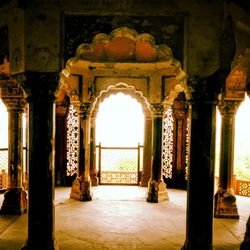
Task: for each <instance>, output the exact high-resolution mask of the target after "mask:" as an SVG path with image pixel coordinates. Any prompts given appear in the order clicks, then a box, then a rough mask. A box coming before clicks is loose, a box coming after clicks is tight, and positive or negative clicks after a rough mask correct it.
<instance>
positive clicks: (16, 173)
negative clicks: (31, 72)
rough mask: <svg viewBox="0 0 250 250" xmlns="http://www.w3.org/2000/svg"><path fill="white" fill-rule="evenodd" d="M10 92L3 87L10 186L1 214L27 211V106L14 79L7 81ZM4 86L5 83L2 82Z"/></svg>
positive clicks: (5, 195) (21, 91) (18, 213)
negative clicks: (24, 181) (24, 185)
mask: <svg viewBox="0 0 250 250" xmlns="http://www.w3.org/2000/svg"><path fill="white" fill-rule="evenodd" d="M5 84H6V86H5V87H7V85H8V88H9V90H10V89H11V91H9V93H7V92H8V91H7V90H6V89H4V88H3V89H2V88H1V90H2V91H1V98H2V100H3V102H4V104H5V105H6V106H7V110H8V188H7V191H6V192H5V194H4V201H3V204H2V207H1V214H17V215H20V214H22V213H24V212H26V211H27V198H26V192H25V191H24V190H23V189H22V173H23V139H22V133H23V126H22V113H23V111H24V107H25V101H24V99H23V90H22V89H21V87H19V86H18V85H17V83H16V82H15V81H13V80H9V81H6V82H5ZM0 86H1V87H3V84H1V83H0Z"/></svg>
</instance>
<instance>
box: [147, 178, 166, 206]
mask: <svg viewBox="0 0 250 250" xmlns="http://www.w3.org/2000/svg"><path fill="white" fill-rule="evenodd" d="M166 200H169V197H168V193H167V188H166V184H165V183H164V182H162V181H160V182H159V183H158V182H156V181H155V180H151V181H149V183H148V193H147V202H155V203H157V202H161V201H166Z"/></svg>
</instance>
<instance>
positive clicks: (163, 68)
mask: <svg viewBox="0 0 250 250" xmlns="http://www.w3.org/2000/svg"><path fill="white" fill-rule="evenodd" d="M61 78H62V79H64V82H65V83H66V84H67V86H68V94H69V96H70V99H71V101H75V98H76V97H77V98H78V101H80V102H90V103H93V102H94V100H96V98H98V97H100V96H102V94H103V91H104V92H105V91H106V90H107V89H109V87H112V86H113V87H114V86H116V88H117V84H119V83H121V82H122V83H125V84H127V86H129V87H133V88H134V89H135V90H136V91H140V93H141V94H142V96H144V97H145V98H146V99H147V103H150V104H154V103H162V102H163V103H173V100H174V99H175V97H176V96H177V95H178V93H179V92H185V94H186V97H187V99H190V97H191V94H190V93H191V91H190V90H189V88H188V87H187V84H186V78H187V77H186V74H185V72H184V71H183V70H182V68H181V64H180V62H179V61H177V60H176V59H174V58H173V55H172V51H171V49H170V48H169V47H168V46H167V45H164V44H161V45H156V44H155V41H154V38H153V36H152V35H150V34H146V33H143V34H138V33H137V32H136V31H134V30H131V29H129V28H127V27H122V28H118V29H116V30H114V31H112V32H111V33H110V34H109V35H107V34H103V33H101V34H97V35H96V36H95V37H94V38H93V40H92V43H90V44H81V45H80V46H79V47H78V49H77V51H76V56H75V57H74V58H71V59H69V60H68V62H67V64H66V67H65V69H64V70H63V71H62V72H61ZM110 89H112V88H110ZM112 91H113V90H112ZM123 91H126V90H125V88H124V89H123ZM149 106H150V105H149Z"/></svg>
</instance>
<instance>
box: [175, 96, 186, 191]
mask: <svg viewBox="0 0 250 250" xmlns="http://www.w3.org/2000/svg"><path fill="white" fill-rule="evenodd" d="M187 113H188V105H187V104H186V103H185V100H183V99H175V101H174V105H173V114H174V118H175V129H174V156H173V180H172V181H173V187H175V188H186V180H185V176H186V153H187V150H186V139H187Z"/></svg>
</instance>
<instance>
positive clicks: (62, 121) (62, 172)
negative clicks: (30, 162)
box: [55, 103, 68, 186]
mask: <svg viewBox="0 0 250 250" xmlns="http://www.w3.org/2000/svg"><path fill="white" fill-rule="evenodd" d="M67 111H68V106H67V105H66V104H65V103H57V105H56V144H55V145H56V149H55V184H56V186H64V185H65V184H66V174H67V173H66V172H67V122H66V116H67Z"/></svg>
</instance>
